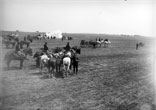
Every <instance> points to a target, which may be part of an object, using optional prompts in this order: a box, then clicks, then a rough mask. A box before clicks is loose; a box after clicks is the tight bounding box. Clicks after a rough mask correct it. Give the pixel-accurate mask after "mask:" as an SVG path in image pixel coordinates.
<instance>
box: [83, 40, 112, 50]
mask: <svg viewBox="0 0 156 110" xmlns="http://www.w3.org/2000/svg"><path fill="white" fill-rule="evenodd" d="M110 43H111V42H110V41H109V40H108V39H100V40H95V41H94V40H90V41H86V40H81V42H80V46H81V47H82V48H86V47H93V48H97V47H105V48H107V47H108V45H109V44H110Z"/></svg>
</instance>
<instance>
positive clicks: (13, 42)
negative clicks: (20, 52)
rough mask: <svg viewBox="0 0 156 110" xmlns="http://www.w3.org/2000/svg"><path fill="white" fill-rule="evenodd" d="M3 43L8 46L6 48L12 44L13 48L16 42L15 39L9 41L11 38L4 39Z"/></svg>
mask: <svg viewBox="0 0 156 110" xmlns="http://www.w3.org/2000/svg"><path fill="white" fill-rule="evenodd" d="M2 44H4V45H5V46H6V48H8V47H9V46H10V45H12V48H14V47H15V44H16V42H15V41H9V40H2Z"/></svg>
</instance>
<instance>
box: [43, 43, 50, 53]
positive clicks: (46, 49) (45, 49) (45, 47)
mask: <svg viewBox="0 0 156 110" xmlns="http://www.w3.org/2000/svg"><path fill="white" fill-rule="evenodd" d="M48 50H49V48H48V46H47V42H45V44H44V47H43V51H44V52H45V53H47V51H48Z"/></svg>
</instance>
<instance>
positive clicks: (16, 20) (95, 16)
mask: <svg viewBox="0 0 156 110" xmlns="http://www.w3.org/2000/svg"><path fill="white" fill-rule="evenodd" d="M155 4H156V2H155V0H0V15H1V17H0V24H1V26H0V30H8V31H16V30H19V31H29V32H36V31H40V32H51V31H54V30H60V31H62V32H67V33H104V34H128V35H143V36H154V35H155V31H154V29H155V24H156V23H155V21H154V18H155V15H154V12H155Z"/></svg>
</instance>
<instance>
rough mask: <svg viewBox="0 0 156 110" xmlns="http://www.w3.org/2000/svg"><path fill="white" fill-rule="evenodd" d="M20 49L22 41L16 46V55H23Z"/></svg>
mask: <svg viewBox="0 0 156 110" xmlns="http://www.w3.org/2000/svg"><path fill="white" fill-rule="evenodd" d="M20 50H21V46H20V42H19V41H18V42H17V44H16V46H15V56H17V57H18V56H21V55H23V54H22V53H21V51H20Z"/></svg>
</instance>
